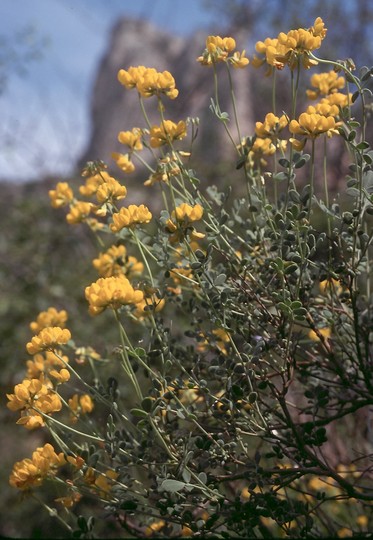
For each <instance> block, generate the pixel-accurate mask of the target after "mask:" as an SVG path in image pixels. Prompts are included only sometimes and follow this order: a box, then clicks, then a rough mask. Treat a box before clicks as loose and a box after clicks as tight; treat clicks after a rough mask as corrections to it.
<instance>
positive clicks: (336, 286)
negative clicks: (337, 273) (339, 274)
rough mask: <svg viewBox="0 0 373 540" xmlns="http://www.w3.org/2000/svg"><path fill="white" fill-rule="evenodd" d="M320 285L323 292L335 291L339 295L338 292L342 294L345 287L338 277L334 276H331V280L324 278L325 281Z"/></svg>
mask: <svg viewBox="0 0 373 540" xmlns="http://www.w3.org/2000/svg"><path fill="white" fill-rule="evenodd" d="M319 287H320V291H321V292H322V293H323V294H327V293H335V294H337V295H338V294H341V292H342V291H343V287H342V286H341V284H340V283H339V281H338V279H334V278H331V279H330V280H329V279H324V280H323V281H320V283H319Z"/></svg>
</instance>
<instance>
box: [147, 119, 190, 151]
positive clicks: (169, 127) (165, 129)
mask: <svg viewBox="0 0 373 540" xmlns="http://www.w3.org/2000/svg"><path fill="white" fill-rule="evenodd" d="M186 135H187V131H186V124H185V122H183V120H180V122H178V123H177V124H175V122H172V120H163V122H162V123H161V125H160V126H153V127H152V128H151V130H150V146H151V147H152V148H159V147H160V146H163V145H164V144H171V143H172V142H173V141H180V140H181V139H184V137H186Z"/></svg>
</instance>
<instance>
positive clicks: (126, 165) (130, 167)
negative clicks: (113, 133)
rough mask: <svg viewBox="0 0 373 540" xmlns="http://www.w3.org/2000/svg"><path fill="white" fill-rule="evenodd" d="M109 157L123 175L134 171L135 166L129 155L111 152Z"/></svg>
mask: <svg viewBox="0 0 373 540" xmlns="http://www.w3.org/2000/svg"><path fill="white" fill-rule="evenodd" d="M111 157H112V158H113V159H114V161H115V163H116V164H117V165H118V167H119V168H120V169H121V170H122V171H123V172H124V173H126V174H131V173H132V172H133V171H134V170H135V165H134V164H133V163H132V161H131V159H130V156H129V154H118V153H117V152H113V153H112V154H111Z"/></svg>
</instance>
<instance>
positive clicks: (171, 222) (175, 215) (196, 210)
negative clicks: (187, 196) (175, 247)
mask: <svg viewBox="0 0 373 540" xmlns="http://www.w3.org/2000/svg"><path fill="white" fill-rule="evenodd" d="M202 216H203V208H202V206H201V205H200V204H196V205H195V206H190V205H189V204H187V203H182V204H180V205H179V206H177V207H176V208H175V210H173V211H172V213H171V217H170V218H169V219H168V220H167V221H166V231H167V232H169V233H170V234H172V236H171V237H170V241H171V242H178V241H181V240H182V239H183V237H184V235H185V234H186V233H188V234H189V236H190V238H191V240H199V239H201V238H204V237H205V235H204V234H203V233H199V232H197V231H195V229H194V228H193V227H191V226H190V224H191V223H192V222H194V221H198V220H200V219H201V218H202Z"/></svg>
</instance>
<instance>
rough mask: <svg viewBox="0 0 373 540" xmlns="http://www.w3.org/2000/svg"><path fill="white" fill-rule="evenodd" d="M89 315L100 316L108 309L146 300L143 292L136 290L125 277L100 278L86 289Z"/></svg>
mask: <svg viewBox="0 0 373 540" xmlns="http://www.w3.org/2000/svg"><path fill="white" fill-rule="evenodd" d="M85 297H86V299H87V300H88V302H89V313H90V314H91V315H98V314H99V313H101V312H102V311H104V310H105V309H106V308H108V307H111V308H112V309H118V308H120V307H121V306H124V305H128V304H138V303H139V302H141V301H142V299H143V298H144V294H143V292H142V291H139V290H135V289H134V288H133V287H132V285H131V284H130V282H129V281H128V279H127V278H126V277H125V276H113V277H108V278H100V279H98V280H97V281H96V282H94V283H92V285H90V286H89V287H86V289H85Z"/></svg>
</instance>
